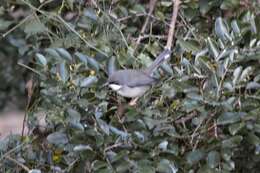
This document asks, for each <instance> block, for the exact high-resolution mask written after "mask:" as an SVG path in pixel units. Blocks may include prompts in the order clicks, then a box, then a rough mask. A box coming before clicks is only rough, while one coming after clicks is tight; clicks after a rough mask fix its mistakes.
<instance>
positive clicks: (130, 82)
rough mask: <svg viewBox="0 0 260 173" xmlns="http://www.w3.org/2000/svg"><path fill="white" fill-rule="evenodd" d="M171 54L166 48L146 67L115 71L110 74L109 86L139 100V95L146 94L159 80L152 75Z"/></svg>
mask: <svg viewBox="0 0 260 173" xmlns="http://www.w3.org/2000/svg"><path fill="white" fill-rule="evenodd" d="M170 54H171V51H170V50H169V49H165V50H164V51H163V52H162V53H161V54H160V55H159V56H158V57H157V58H156V59H155V61H154V62H153V63H152V64H151V65H150V66H149V67H148V68H146V69H139V70H134V69H126V70H118V71H115V72H113V73H112V74H111V75H110V76H109V78H108V80H107V83H108V85H109V87H110V88H111V89H112V90H114V91H116V92H117V93H118V94H119V95H121V96H124V97H128V98H136V100H137V99H138V97H140V96H142V95H144V93H145V92H146V91H147V90H149V88H150V87H151V86H152V85H153V84H154V83H156V82H157V81H158V80H157V79H156V78H154V77H152V73H153V72H154V70H155V69H156V68H157V67H159V66H160V65H161V64H162V63H163V62H164V61H165V60H167V59H168V58H170ZM136 100H135V101H136ZM135 101H133V102H135Z"/></svg>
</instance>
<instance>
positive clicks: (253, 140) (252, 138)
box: [246, 132, 260, 146]
mask: <svg viewBox="0 0 260 173" xmlns="http://www.w3.org/2000/svg"><path fill="white" fill-rule="evenodd" d="M246 140H247V141H248V142H249V143H250V144H252V145H255V146H258V145H260V138H259V137H258V136H257V135H256V134H254V133H252V132H251V133H248V135H247V137H246Z"/></svg>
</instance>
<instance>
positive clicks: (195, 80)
mask: <svg viewBox="0 0 260 173" xmlns="http://www.w3.org/2000/svg"><path fill="white" fill-rule="evenodd" d="M22 2H23V3H22V4H21V5H18V7H20V8H24V9H26V8H28V7H29V8H30V9H31V10H32V11H33V13H32V14H31V16H30V17H29V18H28V19H27V20H26V21H25V24H23V25H22V28H23V30H24V32H25V34H26V41H31V42H32V43H33V45H34V46H33V48H34V50H33V52H34V53H33V54H31V56H32V57H33V60H32V63H33V69H34V70H33V71H34V73H35V75H36V76H37V77H38V79H39V86H38V89H39V93H36V94H39V96H38V99H36V100H35V101H34V102H35V103H32V104H31V107H30V109H29V110H28V115H29V126H30V128H31V129H34V133H33V134H32V135H30V136H28V137H27V138H25V139H24V141H23V143H22V144H21V146H20V147H19V148H17V150H15V151H14V152H13V153H12V154H13V157H15V158H16V159H17V160H19V161H21V162H22V163H23V164H25V165H27V166H28V167H29V168H37V169H40V170H42V171H43V172H62V171H64V172H245V171H249V170H250V172H258V170H259V169H260V167H259V165H258V163H259V160H260V157H259V152H260V138H259V137H260V136H259V135H260V117H259V113H260V100H259V99H260V92H259V87H260V83H259V80H260V73H259V72H260V71H259V69H260V68H259V66H260V65H259V57H260V49H259V46H260V41H259V29H260V27H259V21H260V20H259V14H257V13H256V12H257V9H258V7H257V6H254V5H255V4H257V1H252V2H249V1H242V2H243V3H242V2H241V3H239V1H225V0H224V1H212V3H207V1H204V0H200V1H199V3H198V2H195V1H185V2H183V4H182V5H181V9H180V12H179V23H178V26H177V31H176V34H175V36H176V40H175V41H176V44H175V47H174V48H173V55H172V57H171V61H170V62H167V63H164V64H163V65H162V66H161V68H160V70H158V72H157V75H158V76H161V82H160V83H159V84H157V85H156V86H154V87H153V88H152V89H151V90H150V91H149V92H148V93H147V94H146V95H145V96H143V97H142V98H140V99H139V101H138V105H137V106H135V107H131V106H128V105H127V101H126V100H125V99H124V98H121V97H120V96H117V95H116V94H115V93H113V92H111V91H110V90H109V89H108V88H105V87H103V84H104V83H105V82H106V79H107V76H108V74H109V73H110V72H111V71H113V70H114V69H116V68H118V67H117V66H118V65H120V67H121V68H122V67H128V68H140V67H144V66H147V65H148V64H149V63H150V62H151V59H153V58H154V57H155V56H156V55H157V54H159V53H160V51H161V50H162V47H163V45H165V36H164V35H165V33H166V32H167V25H166V24H167V21H168V20H169V18H170V16H171V10H172V2H171V1H158V2H157V6H156V8H155V12H154V17H152V21H151V27H149V29H150V32H149V34H148V35H147V38H146V35H144V36H143V41H142V44H141V45H139V47H140V49H135V48H134V47H135V45H134V41H135V40H136V38H137V37H138V36H139V30H140V28H141V27H142V24H143V21H144V20H145V18H146V17H147V15H145V14H146V13H145V11H147V10H146V5H148V4H145V3H142V2H135V1H124V0H123V1H115V2H114V1H112V3H111V2H110V1H93V2H96V3H93V2H92V3H91V2H89V1H87V2H86V4H83V2H81V1H75V2H74V3H73V2H72V1H63V2H62V4H59V3H47V2H46V4H44V3H42V4H39V3H38V4H37V3H36V2H35V3H30V2H28V1H22ZM113 3H114V4H113ZM244 3H245V4H244ZM226 9H229V10H230V11H231V12H230V11H227V10H226ZM26 10H28V9H26ZM232 12H233V14H232ZM220 13H223V17H220V15H219V14H220ZM230 13H231V14H230ZM141 14H143V16H142V15H141ZM61 16H62V17H61ZM40 115H41V116H43V117H45V118H46V120H45V121H46V122H44V127H43V128H41V127H39V125H41V124H40V123H39V121H36V120H35V119H37V118H38V117H39V116H40ZM4 142H6V143H4ZM4 142H2V143H1V145H3V146H4V147H1V148H0V149H1V152H2V153H5V152H6V150H7V149H8V148H9V147H12V146H14V145H15V144H17V143H20V141H19V140H18V138H12V137H10V138H9V139H7V141H4ZM7 142H10V143H7ZM8 144H9V145H8ZM1 158H3V156H2V157H1ZM4 163H5V164H4V168H1V169H2V170H3V171H4V170H7V169H10V168H11V166H10V164H11V163H10V162H9V161H5V162H4Z"/></svg>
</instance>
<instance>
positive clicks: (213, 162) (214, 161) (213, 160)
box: [207, 151, 220, 168]
mask: <svg viewBox="0 0 260 173" xmlns="http://www.w3.org/2000/svg"><path fill="white" fill-rule="evenodd" d="M219 163H220V155H219V153H218V152H217V151H211V152H209V153H208V156H207V164H208V166H209V167H210V168H215V167H217V166H218V165H219Z"/></svg>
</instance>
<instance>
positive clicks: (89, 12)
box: [83, 8, 98, 21]
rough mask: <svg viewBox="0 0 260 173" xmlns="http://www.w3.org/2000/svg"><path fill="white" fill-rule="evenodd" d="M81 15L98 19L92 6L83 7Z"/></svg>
mask: <svg viewBox="0 0 260 173" xmlns="http://www.w3.org/2000/svg"><path fill="white" fill-rule="evenodd" d="M83 15H84V16H86V17H88V18H90V19H92V20H94V21H97V19H98V16H97V14H96V12H95V11H94V10H93V9H92V8H87V9H85V10H84V12H83Z"/></svg>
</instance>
